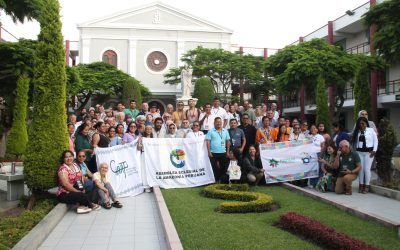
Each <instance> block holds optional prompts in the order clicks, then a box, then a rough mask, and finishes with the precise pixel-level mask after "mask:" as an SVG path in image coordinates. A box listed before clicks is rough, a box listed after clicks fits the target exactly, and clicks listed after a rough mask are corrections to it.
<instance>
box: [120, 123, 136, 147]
mask: <svg viewBox="0 0 400 250" xmlns="http://www.w3.org/2000/svg"><path fill="white" fill-rule="evenodd" d="M138 136H139V133H138V131H137V126H136V123H135V122H131V123H129V125H128V128H127V129H126V132H125V134H124V137H123V138H122V144H126V143H130V142H133V141H134V140H136V139H137V138H138Z"/></svg>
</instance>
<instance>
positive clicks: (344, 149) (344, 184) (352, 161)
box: [333, 140, 362, 195]
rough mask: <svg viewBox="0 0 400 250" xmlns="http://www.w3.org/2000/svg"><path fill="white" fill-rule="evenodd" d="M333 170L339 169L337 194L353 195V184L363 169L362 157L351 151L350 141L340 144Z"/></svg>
mask: <svg viewBox="0 0 400 250" xmlns="http://www.w3.org/2000/svg"><path fill="white" fill-rule="evenodd" d="M333 168H334V169H338V173H339V174H338V178H337V180H336V186H335V193H337V194H343V193H345V194H346V195H352V189H351V184H352V182H353V181H354V180H355V179H357V175H358V173H359V172H360V171H361V169H362V167H361V161H360V157H359V156H358V154H357V153H356V152H353V151H351V150H350V143H349V142H348V141H346V140H343V141H341V142H340V144H339V150H338V151H337V153H336V158H335V162H334V163H333Z"/></svg>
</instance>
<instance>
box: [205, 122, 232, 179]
mask: <svg viewBox="0 0 400 250" xmlns="http://www.w3.org/2000/svg"><path fill="white" fill-rule="evenodd" d="M230 139H231V138H230V136H229V133H228V131H227V130H226V129H225V128H222V119H221V118H220V117H216V118H215V119H214V128H212V129H210V130H209V131H208V133H207V135H206V141H207V150H208V157H209V158H210V162H211V166H212V169H213V172H214V178H215V181H216V182H220V179H221V176H222V175H224V174H225V173H226V170H227V168H228V164H229V161H228V158H227V157H228V155H229V148H230V146H231V142H230Z"/></svg>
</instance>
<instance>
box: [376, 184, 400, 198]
mask: <svg viewBox="0 0 400 250" xmlns="http://www.w3.org/2000/svg"><path fill="white" fill-rule="evenodd" d="M370 190H371V191H370V192H372V193H375V194H377V195H381V196H384V197H387V198H390V199H394V200H398V201H400V191H397V190H393V189H390V188H385V187H381V186H378V185H371V186H370Z"/></svg>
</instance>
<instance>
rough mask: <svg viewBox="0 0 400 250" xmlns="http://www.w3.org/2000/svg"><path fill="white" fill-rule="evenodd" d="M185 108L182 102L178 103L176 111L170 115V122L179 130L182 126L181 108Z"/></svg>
mask: <svg viewBox="0 0 400 250" xmlns="http://www.w3.org/2000/svg"><path fill="white" fill-rule="evenodd" d="M184 107H185V104H183V102H182V101H179V102H178V109H177V110H176V111H174V112H173V113H172V121H173V122H174V123H175V124H176V126H177V127H178V128H179V127H181V125H182V121H183V108H184Z"/></svg>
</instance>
